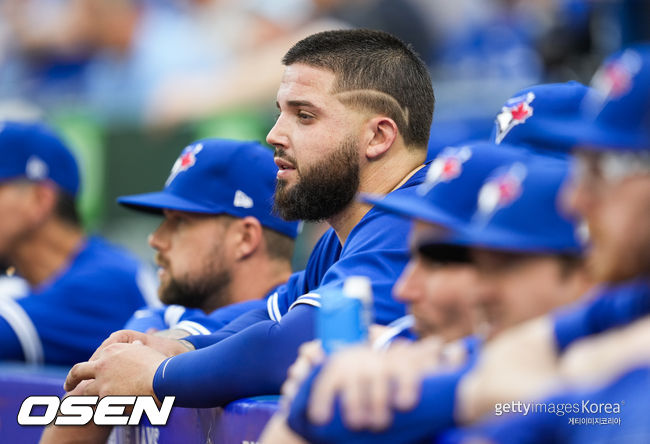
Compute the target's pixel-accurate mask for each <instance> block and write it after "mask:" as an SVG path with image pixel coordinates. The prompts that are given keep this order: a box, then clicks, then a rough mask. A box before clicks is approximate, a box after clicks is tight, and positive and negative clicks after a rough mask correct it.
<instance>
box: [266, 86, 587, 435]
mask: <svg viewBox="0 0 650 444" xmlns="http://www.w3.org/2000/svg"><path fill="white" fill-rule="evenodd" d="M587 92H588V88H586V87H584V86H582V85H580V84H578V83H576V82H569V83H566V84H549V85H538V86H534V87H531V88H529V89H527V90H524V91H521V92H519V93H517V94H515V96H514V97H513V98H512V99H509V100H508V101H507V102H506V104H505V105H504V107H503V108H502V110H501V112H500V113H499V115H498V116H497V119H496V121H495V125H496V127H497V130H495V131H494V132H493V135H492V140H493V142H495V143H497V141H496V140H495V139H496V137H495V135H496V134H499V128H501V131H502V132H501V137H500V138H499V139H500V140H499V141H498V143H501V142H502V141H503V139H504V137H506V136H507V139H508V140H507V141H515V142H516V143H517V144H518V147H525V148H527V149H528V150H529V151H531V152H533V153H535V152H539V151H541V152H542V153H543V154H545V153H547V152H548V150H550V149H552V150H553V151H555V152H557V153H558V154H557V156H558V157H560V158H561V159H562V158H565V156H564V155H562V154H560V152H559V149H560V148H561V147H558V146H557V145H558V144H559V143H560V142H561V141H562V139H557V138H552V137H551V138H549V137H548V134H547V133H546V132H543V130H540V127H539V126H536V125H538V124H539V123H540V122H548V121H550V120H552V119H553V118H556V117H558V116H560V117H561V118H567V117H574V116H575V115H576V113H577V112H578V111H579V105H580V101H581V100H582V98H583V97H584V96H585V94H586V93H587ZM521 97H524V98H527V99H528V102H525V105H526V108H525V109H523V106H522V105H521V103H522V99H521ZM533 101H534V103H532V102H533ZM506 115H508V117H506ZM513 115H514V116H513ZM524 116H525V118H524ZM515 117H516V118H518V119H519V120H520V121H518V122H517V123H516V124H513V123H512V122H513V120H514V119H515ZM505 121H508V122H510V127H509V128H507V131H505V130H504V128H505V125H504V124H503V122H505ZM531 123H533V125H531ZM515 128H516V129H515ZM504 131H505V132H504ZM445 151H446V152H443V153H441V154H440V155H439V157H438V158H437V159H436V160H435V161H434V162H433V164H432V165H431V167H430V171H429V173H428V174H427V182H429V183H430V184H429V185H423V186H422V188H425V186H426V188H425V189H427V190H429V192H428V195H427V198H428V205H419V207H420V208H419V209H418V211H417V212H416V210H414V209H413V208H417V205H416V203H411V204H409V203H408V202H401V203H398V202H395V201H392V202H390V204H391V205H392V206H394V207H396V208H398V209H399V210H400V211H402V212H405V213H406V214H409V215H417V216H419V217H420V218H423V219H425V220H426V219H428V220H432V221H438V223H445V224H447V225H449V226H457V225H458V224H459V220H469V219H470V218H471V214H470V213H469V212H470V210H471V211H474V210H475V209H476V201H475V200H474V199H470V201H471V204H467V202H466V203H465V206H463V196H467V195H468V194H469V195H471V194H472V193H468V190H470V189H478V185H476V184H472V182H471V181H472V180H474V181H476V180H484V179H485V175H486V174H487V172H483V174H480V173H479V171H480V168H479V166H480V167H482V168H484V169H485V168H490V167H492V168H494V167H495V166H496V165H495V164H494V163H493V164H491V163H490V162H498V155H499V154H501V155H505V154H506V153H500V152H499V151H496V150H490V151H488V152H487V156H485V155H484V156H481V152H480V151H478V152H477V151H476V150H474V153H473V155H471V156H470V154H469V153H470V150H469V147H459V148H448V149H447V150H445ZM484 154H485V153H484ZM538 161H539V160H538ZM507 176H510V177H511V178H513V177H514V176H513V175H506V176H505V177H507ZM454 180H456V181H457V182H454ZM447 182H449V183H447ZM500 183H501V184H502V185H504V186H503V187H502V188H503V190H502V191H503V192H507V191H508V190H510V191H513V190H515V189H516V188H517V187H516V186H515V187H514V188H513V187H511V186H505V185H516V184H517V181H516V180H514V181H505V182H503V181H501V182H500ZM432 184H433V185H432ZM454 184H457V185H456V186H457V187H458V188H461V187H464V191H463V192H461V191H460V190H459V189H456V188H454V186H453V185H454ZM431 189H432V190H431ZM487 189H488V190H489V187H488V188H487ZM484 193H487V191H484ZM506 194H507V193H506ZM452 196H453V198H452ZM485 199H486V198H485V197H484V199H483V202H484V203H483V206H484V207H485V205H486V204H485ZM387 200H388V199H387ZM378 205H381V202H378ZM553 205H554V202H553V201H548V202H547V206H550V207H549V208H547V210H548V212H549V214H556V210H555V209H554V208H553ZM516 208H517V205H514V206H513V209H516ZM500 211H501V213H500V214H501V217H502V221H506V222H508V221H509V219H512V220H516V217H513V214H512V213H509V212H508V210H507V209H506V210H500ZM510 211H512V210H510ZM450 214H452V215H455V218H453V219H452V218H450V216H449V215H450ZM542 214H543V212H542ZM527 223H528V230H532V229H534V228H535V227H534V226H533V225H531V224H532V223H533V222H532V221H527ZM422 226H423V224H421V223H418V224H416V225H415V226H414V230H413V233H412V236H413V238H414V239H417V238H422V239H423V240H427V231H426V230H425V229H423V227H422ZM525 226H526V225H525V224H524V227H525ZM543 226H545V227H548V222H547V223H546V224H543ZM519 228H521V227H519ZM517 229H518V227H517V225H516V224H512V223H508V224H505V225H504V226H503V227H502V231H504V232H505V233H511V234H512V233H516V232H517ZM535 229H538V228H535ZM429 231H431V229H430V230H429ZM560 232H561V230H560ZM565 233H567V234H568V237H567V238H566V239H569V240H571V241H572V242H573V243H574V246H575V247H576V248H577V244H575V242H576V241H575V239H574V238H573V233H572V231H570V230H565ZM434 234H435V232H430V233H429V235H430V236H432V235H434ZM526 235H527V236H528V237H531V235H532V231H530V232H528V233H527V234H526ZM524 237H525V236H524ZM520 240H521V238H520ZM501 248H503V245H502V246H501ZM520 248H521V247H520ZM539 248H541V247H539ZM466 250H467V248H466V247H462V248H461V247H456V248H454V249H450V248H449V246H446V247H445V249H441V248H440V247H439V246H437V247H436V248H431V247H428V246H426V243H425V248H421V249H420V250H419V251H418V250H414V251H413V258H412V260H411V262H410V263H409V265H408V266H407V268H406V270H405V273H404V274H403V276H402V277H401V278H400V281H398V285H397V286H396V293H397V294H398V295H399V283H400V282H403V281H405V280H406V281H409V280H410V281H412V282H411V283H410V286H411V287H412V288H414V289H418V287H419V292H420V293H419V294H422V293H425V292H426V291H427V290H430V289H431V287H428V288H425V287H424V285H425V284H424V282H425V279H426V278H427V277H429V278H431V279H434V277H435V274H436V273H435V272H434V271H433V270H432V269H431V268H429V269H425V268H424V267H422V266H421V265H420V262H421V260H422V259H421V258H420V257H421V256H422V254H423V253H426V254H427V256H428V257H429V260H432V261H441V260H443V259H444V258H445V257H446V258H448V260H453V261H457V260H458V259H459V258H460V259H462V260H464V261H467V260H468V253H467V251H466ZM498 250H499V249H498V248H497V251H490V250H489V249H487V250H486V249H482V250H478V251H476V252H475V253H474V255H473V256H474V260H475V261H476V262H477V263H478V264H479V265H480V267H479V270H482V272H481V279H479V282H481V281H482V283H481V285H480V289H481V291H479V292H477V296H478V297H477V302H478V304H479V307H480V308H481V310H480V311H479V313H481V314H482V318H483V320H484V322H483V325H482V326H481V328H479V330H480V331H481V333H482V334H483V335H485V334H490V335H491V336H494V335H496V334H497V333H499V332H500V331H502V330H504V329H506V328H508V327H509V326H511V325H513V324H517V323H520V322H522V321H525V320H526V319H530V318H533V317H535V316H537V315H540V314H543V313H545V312H546V311H548V310H549V309H551V308H553V307H554V306H559V305H563V304H565V303H567V302H569V301H571V300H572V299H575V298H576V297H578V296H579V295H580V294H581V293H582V292H583V291H584V289H585V288H587V287H589V286H590V279H589V278H588V277H587V276H585V273H584V270H583V269H582V266H581V261H580V260H579V256H576V255H567V256H559V255H558V256H556V257H553V255H551V256H549V257H544V256H543V255H539V254H538V253H537V255H536V254H532V255H530V254H529V256H530V257H527V255H526V254H524V253H523V252H521V251H520V252H518V254H511V253H504V252H499V251H498ZM571 256H573V257H574V258H573V259H572V258H571ZM518 263H521V264H523V265H518V266H517V264H518ZM496 265H500V268H495V267H496ZM508 265H509V266H508ZM416 269H417V270H419V273H418V275H419V276H421V277H420V278H419V280H413V279H412V277H411V276H409V272H413V271H412V270H416ZM558 269H559V270H562V272H561V273H560V275H558V274H557V273H556V271H557V270H558ZM554 270H555V271H554ZM549 273H550V274H549ZM544 275H545V276H544ZM542 276H544V277H542ZM560 277H561V278H560ZM558 278H559V279H558ZM536 280H539V283H538V284H536V285H531V283H533V282H535V281H536ZM549 283H555V284H557V285H556V286H555V287H552V286H549ZM528 285H530V287H529V291H526V293H527V294H529V297H527V298H521V291H522V288H523V289H525V288H527V286H528ZM474 286H476V282H474ZM436 288H438V287H436ZM416 291H417V290H411V292H412V293H413V294H418V293H417V292H416ZM421 298H422V299H423V300H424V298H425V296H421ZM430 299H433V296H431V297H430ZM423 312H424V313H426V312H425V311H423ZM463 342H464V343H463V344H462V345H463V347H460V348H459V347H454V350H456V351H460V352H462V354H464V355H465V356H467V355H469V356H471V355H472V354H473V353H475V352H476V349H477V348H476V345H477V344H476V341H474V340H472V338H471V337H470V338H468V340H465V341H463ZM450 349H451V348H450V347H446V350H445V353H448V352H449V351H450ZM463 349H466V350H463ZM435 350H436V348H435V347H433V351H432V350H431V349H429V350H427V349H424V350H420V353H419V354H418V353H417V352H411V353H410V356H412V357H413V358H414V359H416V361H415V363H416V365H412V367H413V368H417V367H418V366H419V365H420V366H421V365H422V364H421V363H422V362H425V361H426V359H423V357H422V354H423V353H429V355H433V354H437V353H438V352H436V351H435ZM306 351H307V352H308V353H309V355H308V357H307V359H306V360H309V359H310V358H311V361H312V363H314V362H318V360H319V359H321V356H322V355H321V354H319V353H317V350H313V349H309V350H306ZM455 354H456V353H455ZM352 359H353V360H355V362H357V364H360V363H359V361H360V360H365V361H366V362H375V361H374V360H373V359H372V356H367V355H366V356H358V357H356V358H352ZM385 361H387V360H385ZM392 362H396V360H395V359H393V360H392ZM375 364H377V363H376V362H375ZM379 364H381V363H379ZM410 364H414V362H410ZM407 365H408V364H407ZM434 365H437V364H436V363H435V362H434ZM296 366H298V363H297V364H296ZM372 366H373V364H369V366H365V367H366V368H369V367H372ZM379 366H380V365H377V367H379ZM302 367H303V368H302V369H301V371H300V372H298V373H302V374H304V371H305V370H304V367H305V366H304V365H303V366H302ZM363 367H364V366H362V365H359V366H358V367H357V368H363ZM355 371H356V369H355V368H354V365H352V368H350V366H348V370H347V372H348V379H349V380H350V381H351V384H355V383H357V382H359V381H355V380H354V378H353V377H351V375H353V374H354V373H355ZM369 371H371V372H372V371H373V370H372V369H370V370H369ZM377 372H378V370H377ZM294 373H295V372H294ZM360 373H362V371H361V372H360ZM294 386H295V383H291V381H289V382H288V383H287V384H285V389H286V388H287V387H289V389H287V390H284V392H285V393H287V392H289V394H290V395H293V394H294V393H293V391H295V388H294ZM383 413H385V411H384V412H383ZM380 417H383V418H385V415H384V416H382V415H378V414H377V412H376V411H375V412H374V414H371V415H370V418H373V419H377V418H380ZM278 422H279V421H278ZM278 422H276V424H277V423H278ZM274 426H275V429H276V431H275V433H283V432H287V430H286V429H284V428H283V427H282V425H279V426H277V425H275V424H274ZM371 426H372V423H371ZM375 426H376V424H375ZM288 435H291V433H290V432H289V433H288ZM283 438H284V439H288V438H287V436H284V437H283ZM330 438H332V437H331V436H330Z"/></svg>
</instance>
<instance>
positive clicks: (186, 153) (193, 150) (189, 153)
mask: <svg viewBox="0 0 650 444" xmlns="http://www.w3.org/2000/svg"><path fill="white" fill-rule="evenodd" d="M202 149H203V144H201V143H199V144H197V145H190V146H188V147H185V149H184V150H183V152H182V153H181V155H180V156H178V159H176V162H174V165H173V166H172V171H171V173H169V177H168V178H167V181H166V182H165V186H168V185H169V184H170V183H172V181H173V180H174V179H175V178H176V176H178V174H179V173H182V172H183V171H187V170H189V169H190V168H192V167H193V166H194V164H196V155H197V154H199V153H200V152H201V150H202Z"/></svg>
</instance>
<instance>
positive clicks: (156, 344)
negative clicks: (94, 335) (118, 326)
mask: <svg viewBox="0 0 650 444" xmlns="http://www.w3.org/2000/svg"><path fill="white" fill-rule="evenodd" d="M135 341H138V342H139V343H141V344H144V345H146V346H147V347H151V348H153V349H154V350H157V351H159V352H160V353H162V354H164V355H165V356H176V355H179V354H181V353H185V352H186V351H190V350H193V349H194V347H193V346H192V344H190V343H189V342H187V341H183V342H181V341H178V340H176V339H173V338H167V337H164V336H159V335H151V334H146V333H141V332H139V331H133V330H118V331H116V332H114V333H112V334H111V335H110V336H109V337H108V338H107V339H106V340H104V342H102V344H101V345H100V346H99V348H97V350H96V351H95V353H93V355H92V356H91V357H90V360H91V361H93V360H95V356H96V355H97V354H98V353H101V352H102V351H103V350H104V349H105V348H106V347H108V346H110V345H113V344H132V343H133V342H135Z"/></svg>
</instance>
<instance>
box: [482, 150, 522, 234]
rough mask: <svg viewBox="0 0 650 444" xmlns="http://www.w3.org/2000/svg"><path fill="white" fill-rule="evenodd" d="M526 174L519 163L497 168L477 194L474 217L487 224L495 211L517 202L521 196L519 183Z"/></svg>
mask: <svg viewBox="0 0 650 444" xmlns="http://www.w3.org/2000/svg"><path fill="white" fill-rule="evenodd" d="M526 174H527V170H526V167H525V166H524V164H522V163H520V162H516V163H514V164H512V165H511V166H510V167H506V168H503V167H502V168H497V169H496V170H495V171H494V173H492V174H491V175H490V177H489V178H488V179H487V180H486V181H485V183H484V184H483V186H482V187H481V189H480V191H479V193H478V210H477V215H476V216H478V217H479V218H480V220H481V221H482V222H483V223H487V222H488V221H489V220H490V219H491V218H492V216H493V215H494V214H495V213H496V212H497V211H499V210H500V209H501V208H504V207H507V206H508V205H510V204H511V203H512V202H514V201H515V200H517V199H518V198H519V196H521V191H522V188H521V183H522V182H523V181H524V179H525V178H526Z"/></svg>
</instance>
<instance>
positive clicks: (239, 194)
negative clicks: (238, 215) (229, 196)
mask: <svg viewBox="0 0 650 444" xmlns="http://www.w3.org/2000/svg"><path fill="white" fill-rule="evenodd" d="M233 205H234V206H236V207H239V208H253V199H251V198H250V196H248V194H246V193H244V192H243V191H241V190H237V191H236V192H235V200H234V201H233Z"/></svg>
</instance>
